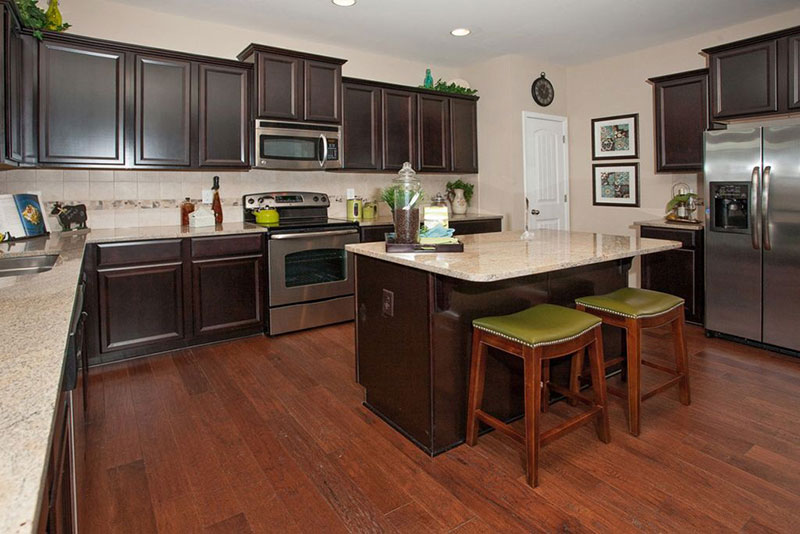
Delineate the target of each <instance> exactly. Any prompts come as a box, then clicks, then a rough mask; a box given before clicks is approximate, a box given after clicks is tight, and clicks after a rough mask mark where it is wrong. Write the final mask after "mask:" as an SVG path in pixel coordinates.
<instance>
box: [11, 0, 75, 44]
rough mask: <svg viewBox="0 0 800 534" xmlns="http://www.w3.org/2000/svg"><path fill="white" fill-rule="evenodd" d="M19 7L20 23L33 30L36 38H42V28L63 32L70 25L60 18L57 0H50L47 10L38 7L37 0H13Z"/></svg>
mask: <svg viewBox="0 0 800 534" xmlns="http://www.w3.org/2000/svg"><path fill="white" fill-rule="evenodd" d="M15 1H16V3H17V8H18V9H19V15H20V19H21V21H22V25H23V26H25V27H26V28H30V29H32V30H33V35H34V37H36V38H37V39H39V40H41V39H42V30H49V31H54V32H63V31H64V30H66V29H67V28H69V27H70V24H69V23H68V22H64V21H63V19H62V18H61V11H59V9H58V0H50V3H49V5H48V7H47V11H45V10H44V9H42V8H41V7H39V5H38V0H15Z"/></svg>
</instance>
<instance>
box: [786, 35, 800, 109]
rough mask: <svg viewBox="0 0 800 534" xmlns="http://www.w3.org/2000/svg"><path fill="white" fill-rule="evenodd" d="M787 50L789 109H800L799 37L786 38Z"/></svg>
mask: <svg viewBox="0 0 800 534" xmlns="http://www.w3.org/2000/svg"><path fill="white" fill-rule="evenodd" d="M787 41H788V48H789V109H800V35H791V36H789V37H788V38H787Z"/></svg>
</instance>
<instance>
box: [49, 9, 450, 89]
mask: <svg viewBox="0 0 800 534" xmlns="http://www.w3.org/2000/svg"><path fill="white" fill-rule="evenodd" d="M44 3H46V2H44ZM59 7H60V8H61V12H62V14H63V16H64V20H65V21H67V22H69V23H71V24H72V28H71V29H70V30H69V31H70V32H71V33H77V34H81V35H90V36H92V37H99V38H103V39H111V40H114V41H122V42H128V43H134V44H140V45H145V46H155V47H158V48H167V49H170V50H180V51H183V52H192V53H196V54H205V55H209V56H216V57H223V58H231V59H233V58H235V57H236V54H238V53H239V52H241V51H242V50H243V49H244V48H245V47H246V46H247V45H248V44H250V43H259V44H265V45H270V46H278V47H281V48H289V49H293V50H301V51H304V52H311V53H316V54H322V55H327V56H334V57H340V58H342V59H347V60H348V62H347V63H345V65H344V67H343V72H344V74H345V76H353V77H357V78H368V79H376V80H382V81H387V82H394V83H400V84H406V85H417V84H420V83H422V80H423V79H424V77H425V69H426V68H431V69H432V73H433V76H434V79H436V78H440V77H441V78H443V79H445V80H448V79H452V78H454V77H455V75H456V73H457V71H456V69H452V68H446V67H445V66H441V65H430V64H427V63H424V62H422V61H409V60H407V59H401V58H396V57H390V56H385V55H379V54H374V53H371V52H369V51H368V50H363V49H357V48H346V47H341V46H337V45H335V44H326V43H319V42H315V41H314V40H313V39H311V38H309V37H308V36H305V35H292V36H289V35H279V34H274V33H264V32H257V31H253V30H249V29H243V28H238V27H235V26H228V25H225V24H217V23H214V22H206V21H202V20H197V19H191V18H186V17H180V16H176V15H170V14H165V13H157V12H155V11H151V10H148V9H143V8H139V7H135V6H131V5H130V4H122V3H117V2H110V1H108V0H69V1H68V2H61V4H59Z"/></svg>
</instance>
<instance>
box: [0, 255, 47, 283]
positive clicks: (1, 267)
mask: <svg viewBox="0 0 800 534" xmlns="http://www.w3.org/2000/svg"><path fill="white" fill-rule="evenodd" d="M56 260H58V254H41V255H37V256H14V257H11V258H3V257H1V256H0V278H2V277H5V276H19V275H21V274H35V273H42V272H44V271H49V270H50V269H52V268H53V265H55V263H56Z"/></svg>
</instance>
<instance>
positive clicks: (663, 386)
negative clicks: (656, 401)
mask: <svg viewBox="0 0 800 534" xmlns="http://www.w3.org/2000/svg"><path fill="white" fill-rule="evenodd" d="M682 378H683V376H681V375H678V376H675V377H673V378H670V379H669V380H667V381H666V382H664V383H663V384H661V385H660V386H658V387H657V388H653V389H651V390H650V391H648V392H647V393H643V394H642V400H643V401H645V400H647V399H649V398H650V397H652V396H653V395H655V394H657V393H661V392H662V391H664V390H665V389H669V388H671V387H672V386H674V385H675V384H677V383H678V382H680V381H681V379H682Z"/></svg>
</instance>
